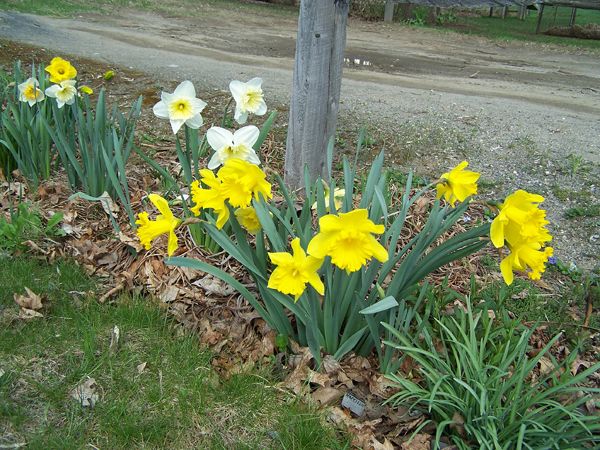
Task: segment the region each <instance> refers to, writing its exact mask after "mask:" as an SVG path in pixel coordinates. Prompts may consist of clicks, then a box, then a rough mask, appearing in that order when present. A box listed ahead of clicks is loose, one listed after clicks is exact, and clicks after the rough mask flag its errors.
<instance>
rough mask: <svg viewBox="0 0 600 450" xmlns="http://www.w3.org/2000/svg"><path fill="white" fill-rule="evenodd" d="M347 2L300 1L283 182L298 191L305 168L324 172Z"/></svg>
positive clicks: (314, 173) (336, 97)
mask: <svg viewBox="0 0 600 450" xmlns="http://www.w3.org/2000/svg"><path fill="white" fill-rule="evenodd" d="M347 21H348V0H302V1H301V3H300V17H299V19H298V38H297V40H296V62H295V67H294V81H293V83H294V85H293V90H292V101H291V104H290V118H289V125H288V135H287V145H286V153H285V182H286V184H287V185H288V186H289V187H290V188H292V189H297V188H299V187H300V186H301V185H302V182H303V179H304V166H308V170H309V173H310V175H311V177H312V178H313V179H314V178H316V177H318V176H319V175H323V176H325V175H327V174H326V173H325V172H326V164H325V159H326V150H327V143H328V142H329V139H330V138H331V137H333V136H335V127H336V121H337V114H338V109H339V101H340V88H341V84H342V68H343V63H344V47H345V45H346V24H347Z"/></svg>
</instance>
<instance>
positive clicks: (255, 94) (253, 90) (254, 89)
mask: <svg viewBox="0 0 600 450" xmlns="http://www.w3.org/2000/svg"><path fill="white" fill-rule="evenodd" d="M261 85H262V79H261V78H252V79H251V80H250V81H248V82H247V83H244V82H242V81H238V80H233V81H232V82H231V83H229V90H230V91H231V95H232V96H233V99H234V100H235V113H234V119H235V121H236V122H237V123H239V124H240V125H243V124H245V123H246V121H247V120H248V114H256V115H257V116H262V115H264V114H265V113H266V112H267V104H266V103H265V100H264V98H263V91H262V87H261Z"/></svg>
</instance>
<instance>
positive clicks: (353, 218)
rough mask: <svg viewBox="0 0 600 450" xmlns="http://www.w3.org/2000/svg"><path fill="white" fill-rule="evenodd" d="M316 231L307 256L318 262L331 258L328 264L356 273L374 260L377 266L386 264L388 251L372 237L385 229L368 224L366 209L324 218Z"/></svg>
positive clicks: (320, 220) (369, 222) (371, 223)
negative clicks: (378, 262)
mask: <svg viewBox="0 0 600 450" xmlns="http://www.w3.org/2000/svg"><path fill="white" fill-rule="evenodd" d="M319 228H320V231H319V233H318V234H317V235H316V236H315V237H313V238H312V240H311V241H310V243H309V244H308V253H309V254H310V255H313V256H316V257H317V258H324V257H325V256H331V262H332V263H333V264H335V265H336V266H338V267H339V268H340V269H343V270H346V271H348V272H356V271H357V270H359V269H360V268H361V267H362V266H363V265H364V264H365V263H366V262H367V261H368V260H369V259H371V258H373V257H374V258H375V259H377V260H379V261H380V262H386V261H387V260H388V252H387V250H386V249H385V248H384V247H383V246H382V245H381V244H380V243H379V242H378V241H377V239H375V237H374V236H373V234H381V233H383V232H384V231H385V228H384V226H383V225H375V224H374V223H373V222H372V221H371V220H369V216H368V213H367V210H366V209H357V210H355V211H351V212H349V213H340V214H339V215H337V216H336V215H332V214H329V215H327V216H323V217H321V218H320V219H319Z"/></svg>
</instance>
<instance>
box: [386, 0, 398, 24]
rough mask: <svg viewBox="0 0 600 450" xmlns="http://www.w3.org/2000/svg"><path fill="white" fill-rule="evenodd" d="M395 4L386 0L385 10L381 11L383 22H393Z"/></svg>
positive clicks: (391, 0)
mask: <svg viewBox="0 0 600 450" xmlns="http://www.w3.org/2000/svg"><path fill="white" fill-rule="evenodd" d="M395 4H396V2H395V1H394V0H386V2H385V9H384V10H383V21H384V22H393V21H394V6H395Z"/></svg>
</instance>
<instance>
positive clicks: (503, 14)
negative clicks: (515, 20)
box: [502, 6, 508, 19]
mask: <svg viewBox="0 0 600 450" xmlns="http://www.w3.org/2000/svg"><path fill="white" fill-rule="evenodd" d="M507 14H508V6H504V7H503V8H502V18H503V19H506V15H507Z"/></svg>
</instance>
